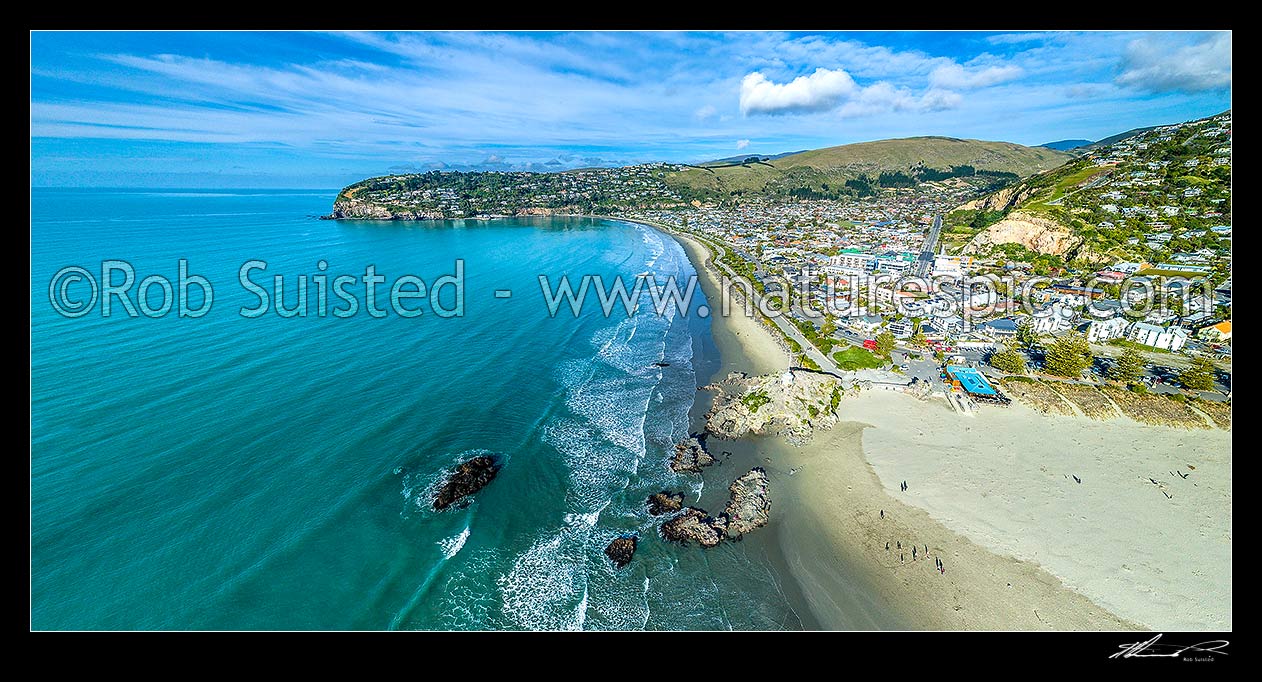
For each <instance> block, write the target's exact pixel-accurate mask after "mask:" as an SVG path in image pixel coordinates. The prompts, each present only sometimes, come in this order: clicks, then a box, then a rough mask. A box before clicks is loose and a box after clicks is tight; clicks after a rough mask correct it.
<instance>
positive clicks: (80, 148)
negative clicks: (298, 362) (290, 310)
mask: <svg viewBox="0 0 1262 682" xmlns="http://www.w3.org/2000/svg"><path fill="white" fill-rule="evenodd" d="M1230 105H1231V34H1230V33H1229V32H1221V33H1206V32H1165V33H1119V32H1081V33H1078V32H1043V33H1038V32H1031V33H1001V34H996V33H970V32H965V33H920V32H907V33H890V32H857V33H826V34H807V33H780V32H757V33H631V32H610V33H581V32H580V33H474V32H456V33H403V34H392V33H270V32H241V33H187V32H185V33H117V32H101V33H51V32H36V33H32V34H31V182H32V184H33V185H35V186H149V187H155V186H162V187H296V188H299V187H301V188H306V187H322V188H327V187H340V186H342V185H345V184H348V183H350V182H353V181H355V180H357V179H360V178H363V177H366V176H370V175H380V174H386V173H397V172H411V171H415V170H422V171H423V170H429V169H434V168H453V169H487V170H492V169H522V170H561V169H565V168H573V167H580V166H591V165H622V164H628V163H638V162H644V161H684V162H688V161H702V160H708V159H713V158H719V157H725V156H732V155H735V154H743V153H750V154H755V153H757V154H773V153H777V152H782V151H790V150H799V149H812V148H818V147H826V146H832V145H837V144H846V143H850V142H860V141H864V140H875V139H883V138H890V137H910V136H915V135H948V136H953V137H972V138H979V139H987V140H1006V141H1011V142H1017V143H1021V144H1030V145H1034V144H1041V143H1045V142H1050V141H1053V140H1059V139H1066V138H1085V139H1099V138H1101V137H1105V136H1108V135H1111V134H1114V133H1117V132H1121V131H1123V130H1127V129H1129V128H1133V127H1138V126H1143V125H1154V124H1160V123H1171V122H1177V121H1182V120H1188V119H1193V118H1199V117H1202V116H1208V115H1211V114H1214V113H1218V112H1219V111H1222V110H1224V109H1227V108H1229V107H1230Z"/></svg>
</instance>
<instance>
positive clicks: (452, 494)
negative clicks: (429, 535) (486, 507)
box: [434, 455, 500, 511]
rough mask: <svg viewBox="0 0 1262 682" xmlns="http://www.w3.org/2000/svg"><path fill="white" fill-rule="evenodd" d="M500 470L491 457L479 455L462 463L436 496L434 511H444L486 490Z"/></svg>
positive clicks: (497, 463)
mask: <svg viewBox="0 0 1262 682" xmlns="http://www.w3.org/2000/svg"><path fill="white" fill-rule="evenodd" d="M499 470H500V464H499V462H497V461H496V460H495V458H494V457H491V456H489V455H479V456H477V457H474V458H473V459H470V460H468V461H466V462H461V464H460V466H458V467H456V470H455V472H453V473H452V474H451V478H448V479H447V482H446V483H444V484H443V487H442V488H439V490H438V494H437V495H435V496H434V509H435V510H437V511H442V510H443V509H446V508H447V507H450V506H451V505H453V504H455V503H457V502H460V501H461V500H463V499H464V498H466V497H468V496H469V495H472V494H474V493H476V492H478V491H479V490H481V489H483V488H485V487H486V486H487V484H488V483H490V482H491V481H492V480H493V479H494V478H495V475H496V474H498V473H499Z"/></svg>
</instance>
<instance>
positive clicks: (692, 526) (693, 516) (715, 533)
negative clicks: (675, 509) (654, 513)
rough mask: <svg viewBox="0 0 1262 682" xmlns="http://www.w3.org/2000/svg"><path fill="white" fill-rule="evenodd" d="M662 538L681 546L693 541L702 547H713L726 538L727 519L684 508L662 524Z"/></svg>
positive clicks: (703, 511) (702, 510) (699, 510)
mask: <svg viewBox="0 0 1262 682" xmlns="http://www.w3.org/2000/svg"><path fill="white" fill-rule="evenodd" d="M662 537H664V538H666V539H667V540H670V541H671V542H678V543H679V544H681V545H687V544H688V543H689V542H694V541H695V542H696V543H697V544H699V545H701V546H702V547H715V546H717V545H718V544H719V543H720V542H722V541H723V538H725V537H727V517H726V516H723V515H722V514H720V515H719V516H718V517H717V518H716V517H713V516H710V514H709V513H707V512H706V510H704V509H698V508H696V507H686V508H685V509H684V511H683V513H681V514H680V515H679V516H676V517H675V518H673V519H671V520H669V521H667V522H666V523H663V524H662Z"/></svg>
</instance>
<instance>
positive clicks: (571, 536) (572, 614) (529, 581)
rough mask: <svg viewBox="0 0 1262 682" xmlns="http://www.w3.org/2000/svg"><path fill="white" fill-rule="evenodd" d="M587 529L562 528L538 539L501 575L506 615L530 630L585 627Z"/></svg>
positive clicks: (499, 582)
mask: <svg viewBox="0 0 1262 682" xmlns="http://www.w3.org/2000/svg"><path fill="white" fill-rule="evenodd" d="M585 535H586V531H580V532H575V530H574V529H573V528H572V527H567V528H563V529H562V530H560V531H559V532H556V533H554V534H552V535H551V536H548V537H544V538H540V539H539V540H536V541H535V543H534V544H533V545H531V547H530V549H528V550H526V551H525V552H523V553H522V554H521V556H519V557H517V560H516V561H514V562H513V567H512V569H511V570H509V572H508V573H506V574H504V575H502V576H500V577H499V579H498V580H497V581H496V582H497V583H498V584H499V587H500V592H501V594H502V596H503V608H504V615H505V616H507V617H508V618H509V619H510V620H511V621H512V622H513V623H516V624H517V625H518V626H520V627H523V628H526V629H530V630H577V629H579V628H581V627H582V616H581V612H580V611H579V609H580V608H582V609H583V610H586V605H585V604H583V603H582V596H583V593H585V592H586V589H587V575H586V573H585V572H584V571H583V566H582V541H583V539H585V538H584V536H585Z"/></svg>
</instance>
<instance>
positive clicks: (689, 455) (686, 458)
mask: <svg viewBox="0 0 1262 682" xmlns="http://www.w3.org/2000/svg"><path fill="white" fill-rule="evenodd" d="M711 464H714V457H713V456H712V455H711V454H710V453H709V452H706V449H705V445H704V444H703V443H702V442H701V441H700V440H698V439H697V437H696V436H692V437H690V438H688V439H687V440H684V441H681V442H679V443H677V444H676V445H675V456H674V457H672V458H671V461H670V468H671V469H673V470H674V471H676V472H678V473H683V472H685V471H688V472H692V473H697V472H700V471H701V469H702V468H703V467H708V466H710V465H711Z"/></svg>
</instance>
